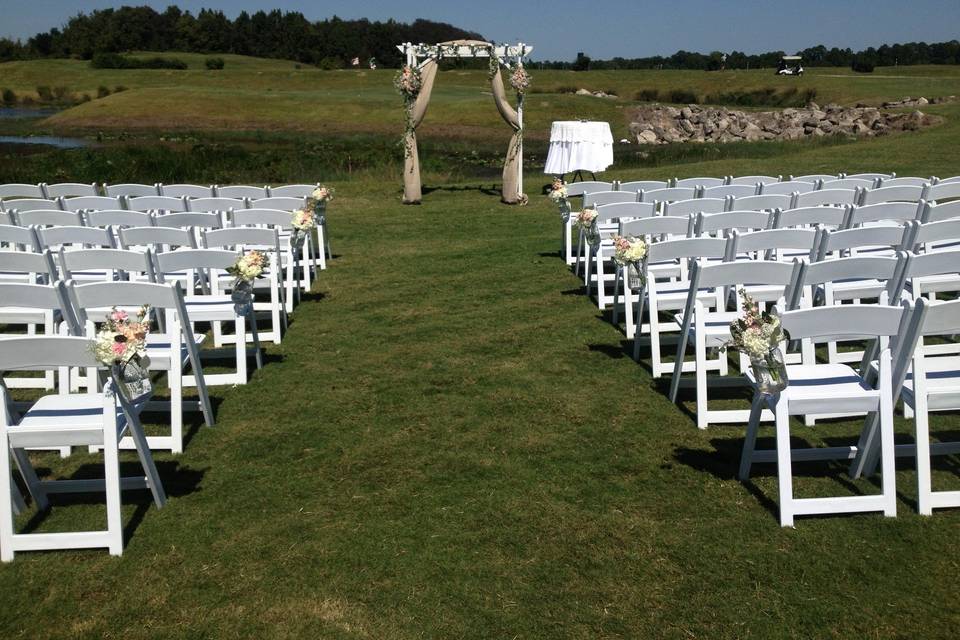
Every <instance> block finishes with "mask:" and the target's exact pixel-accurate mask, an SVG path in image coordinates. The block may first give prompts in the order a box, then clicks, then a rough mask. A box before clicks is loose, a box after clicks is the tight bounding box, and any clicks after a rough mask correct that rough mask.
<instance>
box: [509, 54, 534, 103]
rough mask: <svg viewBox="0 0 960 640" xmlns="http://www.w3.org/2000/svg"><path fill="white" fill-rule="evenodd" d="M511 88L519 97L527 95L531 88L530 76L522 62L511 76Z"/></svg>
mask: <svg viewBox="0 0 960 640" xmlns="http://www.w3.org/2000/svg"><path fill="white" fill-rule="evenodd" d="M510 86H511V87H513V90H514V91H516V92H517V95H518V96H522V95H523V94H525V93H526V92H527V89H528V88H529V87H530V74H529V73H527V70H526V69H524V68H523V63H522V62H520V63H518V64H517V66H516V68H515V69H514V70H513V73H511V74H510Z"/></svg>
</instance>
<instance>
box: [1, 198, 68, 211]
mask: <svg viewBox="0 0 960 640" xmlns="http://www.w3.org/2000/svg"><path fill="white" fill-rule="evenodd" d="M0 204H2V205H3V210H4V211H43V210H46V211H62V210H63V209H61V208H60V200H59V199H57V200H47V199H46V198H11V199H10V200H4V201H2V203H0Z"/></svg>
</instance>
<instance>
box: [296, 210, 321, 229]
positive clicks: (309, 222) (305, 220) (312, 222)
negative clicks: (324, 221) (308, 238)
mask: <svg viewBox="0 0 960 640" xmlns="http://www.w3.org/2000/svg"><path fill="white" fill-rule="evenodd" d="M290 225H291V226H292V227H293V228H294V229H299V230H300V231H308V230H310V229H313V228H314V227H316V226H317V218H316V215H315V214H314V212H313V211H312V210H310V209H297V210H296V211H294V212H293V214H291V217H290Z"/></svg>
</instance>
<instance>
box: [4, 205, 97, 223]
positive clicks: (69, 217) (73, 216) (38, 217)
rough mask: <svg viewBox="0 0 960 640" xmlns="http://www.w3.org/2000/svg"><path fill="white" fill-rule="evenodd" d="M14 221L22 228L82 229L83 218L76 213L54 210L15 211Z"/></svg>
mask: <svg viewBox="0 0 960 640" xmlns="http://www.w3.org/2000/svg"><path fill="white" fill-rule="evenodd" d="M13 221H14V222H15V224H17V225H19V226H21V227H82V226H83V217H82V216H81V215H80V214H79V213H77V212H76V211H59V210H53V209H29V210H19V209H17V210H15V211H14V212H13Z"/></svg>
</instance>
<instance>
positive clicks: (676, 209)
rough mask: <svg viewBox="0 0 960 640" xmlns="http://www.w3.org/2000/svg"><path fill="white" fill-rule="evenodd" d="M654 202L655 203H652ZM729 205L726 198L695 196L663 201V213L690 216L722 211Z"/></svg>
mask: <svg viewBox="0 0 960 640" xmlns="http://www.w3.org/2000/svg"><path fill="white" fill-rule="evenodd" d="M650 204H653V203H650ZM727 206H728V202H727V199H726V198H693V199H690V200H674V201H673V202H664V203H663V215H665V216H688V215H690V214H691V213H694V214H696V213H720V212H721V211H725V210H726V208H727Z"/></svg>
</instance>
